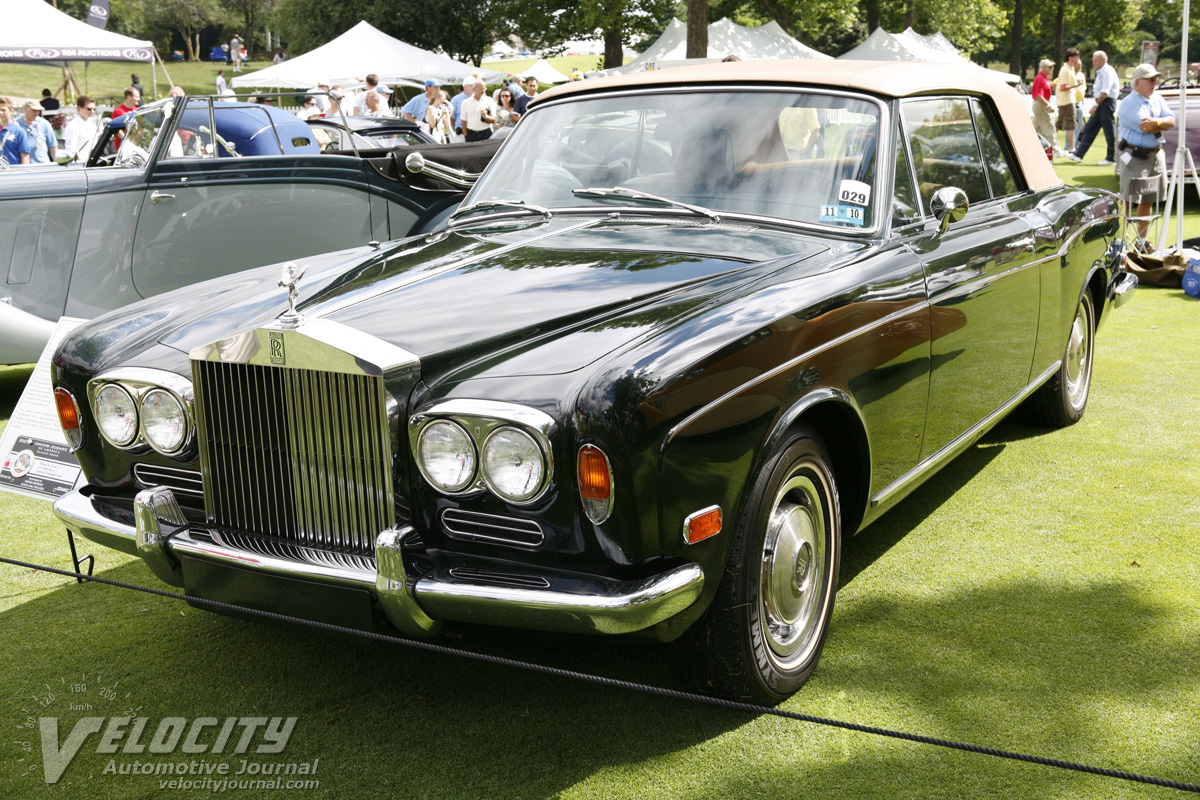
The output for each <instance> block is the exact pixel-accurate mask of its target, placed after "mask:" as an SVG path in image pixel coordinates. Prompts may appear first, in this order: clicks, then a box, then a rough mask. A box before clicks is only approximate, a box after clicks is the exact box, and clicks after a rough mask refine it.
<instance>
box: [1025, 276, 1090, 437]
mask: <svg viewBox="0 0 1200 800" xmlns="http://www.w3.org/2000/svg"><path fill="white" fill-rule="evenodd" d="M1095 350H1096V307H1095V304H1094V303H1093V302H1092V294H1091V292H1089V291H1087V290H1086V289H1085V290H1084V292H1083V296H1082V297H1080V298H1079V305H1078V306H1077V307H1076V309H1075V320H1074V321H1073V322H1072V323H1071V332H1070V334H1069V335H1068V337H1067V349H1066V352H1065V353H1064V354H1063V361H1062V366H1060V367H1059V369H1058V372H1056V373H1054V377H1052V378H1051V379H1050V380H1048V381H1046V383H1045V384H1043V385H1042V386H1041V388H1039V389H1038V390H1037V391H1036V392H1035V393H1034V394H1033V396H1032V397H1030V403H1029V415H1030V417H1031V420H1030V421H1031V422H1033V423H1034V424H1035V425H1043V426H1045V427H1049V428H1065V427H1066V426H1068V425H1073V424H1075V423H1076V422H1078V421H1079V420H1080V419H1081V418H1082V417H1083V412H1084V410H1085V409H1086V408H1087V401H1088V393H1089V391H1090V390H1091V387H1092V357H1093V355H1094V354H1095Z"/></svg>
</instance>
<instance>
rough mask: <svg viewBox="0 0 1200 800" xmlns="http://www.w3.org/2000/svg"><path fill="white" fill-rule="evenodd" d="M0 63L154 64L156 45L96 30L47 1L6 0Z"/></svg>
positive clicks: (0, 39) (1, 26)
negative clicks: (121, 62) (133, 62)
mask: <svg viewBox="0 0 1200 800" xmlns="http://www.w3.org/2000/svg"><path fill="white" fill-rule="evenodd" d="M3 9H4V12H3V13H4V23H3V24H2V25H0V62H5V61H23V62H32V63H36V64H49V65H51V66H61V67H65V66H66V65H67V63H68V62H70V61H140V62H143V63H146V64H152V63H153V62H154V45H153V44H151V43H150V42H143V41H141V40H138V39H131V38H130V37H128V36H122V35H121V34H119V33H113V32H112V31H106V30H103V29H101V28H95V27H93V26H91V25H88V24H87V23H86V22H83V21H82V20H78V19H75V18H74V17H72V16H71V15H69V14H64V13H63V12H61V11H59V10H58V9H57V8H53V7H51V5H50V4H49V3H47V2H45V0H4V5H3Z"/></svg>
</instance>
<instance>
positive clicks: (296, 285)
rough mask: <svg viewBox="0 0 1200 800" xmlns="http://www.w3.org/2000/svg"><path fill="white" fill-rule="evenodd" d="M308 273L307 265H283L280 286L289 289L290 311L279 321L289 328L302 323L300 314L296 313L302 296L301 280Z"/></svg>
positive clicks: (293, 263) (280, 316)
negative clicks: (298, 299) (299, 298)
mask: <svg viewBox="0 0 1200 800" xmlns="http://www.w3.org/2000/svg"><path fill="white" fill-rule="evenodd" d="M307 271H308V266H307V265H305V266H303V267H298V266H296V262H294V261H289V262H287V263H286V264H284V265H283V277H282V278H280V279H279V286H280V287H282V288H284V289H287V293H288V310H287V311H285V312H284V313H282V314H280V315H279V321H280V322H282V323H283V324H284V325H287V326H289V327H295V326H296V325H297V324H299V322H300V313H299V312H298V311H296V297H297V296H298V295H299V294H300V279H301V278H303V277H304V273H305V272H307Z"/></svg>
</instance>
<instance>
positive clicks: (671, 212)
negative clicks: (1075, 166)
mask: <svg viewBox="0 0 1200 800" xmlns="http://www.w3.org/2000/svg"><path fill="white" fill-rule="evenodd" d="M714 92H721V93H737V92H754V93H757V94H761V93H763V92H770V93H774V94H789V95H795V94H815V95H826V96H830V97H848V98H851V99H854V100H861V101H864V102H867V103H870V104H872V105H874V106H875V107H876V108H877V109H878V110H879V130H878V131H877V133H876V136H877V139H878V140H877V142H876V144H875V178H874V183H873V185H872V187H871V193H872V195H873V199H874V201H875V202H877V203H882V200H880V199H879V198H880V196H881V192H880V188H881V186H886V185H887V184H886V183H885V181H886V179H887V178H889V177H890V176H891V173H892V170H893V169H894V167H893V166H890V165H887V164H884V163H883V159H882V155H881V154H883V153H887V152H891V146H892V141H891V137H892V134H893V133H894V131H893V128H892V124H891V122H892V119H891V116H892V114H891V112H892V106H891V103H890V102H889V101H887V100H884V99H882V98H879V97H876V96H874V95H870V94H865V93H861V92H855V91H851V90H848V89H829V88H825V87H817V86H811V85H807V84H795V85H785V84H770V85H763V84H759V83H725V84H716V85H713V84H699V85H692V86H661V87H654V88H653V89H649V88H643V89H620V90H616V91H596V92H586V93H583V94H570V95H567V96H565V97H561V98H551V99H548V100H544V101H542V102H541V103H538V104H537V105H536V106H534V107H533V108H532V109H530V110H529V111H528V112H527V115H528V114H534V113H537V112H539V111H541V109H543V108H553V107H555V106H558V105H562V104H564V103H576V102H581V101H584V100H596V99H600V98H620V97H642V96H644V95H646V94H648V93H653V94H699V93H709V94H711V93H714ZM511 139H512V137H511V136H510V137H507V139H506V141H505V142H504V144H503V145H501V147H500V149H499V150H498V151H497V152H496V155H495V156H494V157H493V158H492V162H491V163H490V164H488V166H487V169H485V170H484V172H483V174H482V175H481V176H480V180H479V182H477V183H476V184H475V187H476V188H474V189H472V190H471V191H470V192H468V193H467V196H466V197H465V198H463V206H466V205H468V204H469V203H471V202H474V195H475V192H476V191H477V189H478V186H479V183H482V182H483V180H484V178H486V177H487V174H488V173H489V172H491V171H492V170H493V169H495V166H496V163H497V162H498V161H499V160H500V158H501V157H502V156H501V154H502V153H503V152H504V151H505V150H506V149H508V147H509V145H510V144H511ZM890 205H891V198H890V196H889V197H888V203H887V206H886V208H885V207H884V206H882V205H880V206H876V207H875V208H874V211H875V212H876V213H875V214H874V215H873V219H872V224H871V225H870V227H864V228H844V227H836V226H833V225H829V224H822V223H819V222H802V221H800V220H795V219H788V218H787V217H776V216H768V215H765V214H752V213H748V212H744V211H728V210H725V209H720V210H718V211H716V213H718V214H719V215H720V217H721V222H722V223H724V222H739V223H752V224H756V225H762V226H764V227H772V228H779V227H785V228H792V229H801V230H805V231H819V232H821V233H832V234H838V235H850V236H853V237H855V238H876V237H879V236H882V235H883V234H884V233H885V231H886V230H887V223H888V217H889V216H890V215H889V214H888V213H885V211H886V210H887V209H889V208H890ZM881 208H882V209H883V210H882V211H881V210H880V209H881ZM550 210H551V211H553V212H554V214H555V216H564V217H565V216H589V215H590V216H603V217H613V216H614V215H620V214H625V213H628V214H632V215H636V216H640V217H645V216H647V215H654V216H658V215H662V216H679V217H687V218H688V219H691V220H694V219H696V216H695V214H693V213H691V212H689V211H683V210H681V209H675V208H670V207H665V206H664V207H662V208H649V207H647V206H645V205H636V204H635V205H630V206H622V205H619V204H616V203H610V204H608V205H605V206H600V205H597V206H556V207H551V208H550ZM516 213H518V212H516V211H507V212H505V211H498V212H496V213H493V214H480V215H479V216H478V217H476V219H477V220H478V221H480V222H483V221H486V220H489V219H494V218H500V217H508V216H512V215H514V214H516ZM713 224H714V225H719V224H721V223H713Z"/></svg>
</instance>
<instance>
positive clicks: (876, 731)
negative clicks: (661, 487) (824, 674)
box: [0, 556, 1200, 794]
mask: <svg viewBox="0 0 1200 800" xmlns="http://www.w3.org/2000/svg"><path fill="white" fill-rule="evenodd" d="M0 563H4V564H11V565H13V566H16V567H24V568H26V569H32V570H37V571H40V572H48V573H52V574H55V575H62V576H63V577H66V578H74V579H75V580H76V581H79V582H82V581H92V582H95V583H102V584H106V585H108V586H116V587H118V588H121V589H130V590H132V591H135V592H142V593H144V594H152V595H157V596H159V597H166V598H169V599H172V600H183V601H184V602H187V603H191V604H193V605H203V606H207V607H209V608H215V609H223V610H226V611H233V612H236V613H239V614H249V615H252V616H257V617H262V618H264V619H271V620H276V621H278V622H287V623H289V624H294V625H301V626H304V627H309V628H314V629H318V630H325V631H329V632H332V633H338V634H343V635H350V636H358V637H362V638H365V639H371V640H374V641H378V642H384V643H387V644H398V645H402V646H404V647H412V648H415V649H418V650H425V651H426V652H430V653H439V654H441V655H448V656H456V657H459V658H468V659H472V660H474V661H481V662H484V663H487V664H495V665H498V666H504V667H511V668H514V669H521V670H526V671H528V672H536V673H541V674H543V675H553V676H555V677H559V678H569V679H571V680H577V681H583V682H585V683H592V684H596V685H599V686H609V687H613V688H617V689H627V690H631V691H635V692H642V693H643V694H650V695H657V696H659V697H670V698H674V699H676V700H687V701H689V702H693V703H701V704H703V705H708V706H715V707H717V708H727V709H730V710H733V711H743V712H746V713H748V714H758V715H768V716H773V717H782V718H784V719H791V720H796V721H799V722H808V723H812V724H814V725H825V726H827V727H831V728H842V729H843V730H849V731H856V732H858V733H868V734H871V735H873V736H883V737H886V738H889V739H900V740H902V741H906V742H917V743H918V744H928V745H934V746H936V747H945V748H949V749H951V750H961V751H964V752H967V753H979V754H981V755H986V756H995V757H996V758H1007V759H1010V760H1012V761H1023V762H1026V763H1029V764H1040V765H1042V766H1044V767H1056V768H1058V769H1065V770H1071V771H1074V772H1083V773H1086V774H1089V775H1101V776H1103V777H1106V778H1118V779H1120V780H1125V781H1133V782H1135V783H1146V784H1150V785H1152V786H1164V787H1166V788H1168V789H1178V790H1180V791H1184V792H1193V793H1196V794H1200V785H1197V784H1193V783H1181V782H1180V781H1173V780H1168V779H1166V778H1155V777H1152V776H1148V775H1139V774H1137V773H1134V772H1125V771H1122V770H1115V769H1106V768H1104V767H1093V766H1089V765H1087V764H1076V763H1074V762H1071V761H1063V760H1061V759H1057V758H1045V757H1043V756H1033V755H1028V754H1026V753H1018V752H1014V751H1011V750H999V749H996V748H993V747H983V746H981V745H975V744H965V743H963V742H955V741H951V740H949V739H938V738H935V737H933V736H922V735H920V734H915V733H905V732H903V731H893V730H889V729H887V728H876V727H873V726H871V725H860V724H859V723H856V722H844V721H842V720H836V719H828V718H826V717H816V716H813V715H811V714H801V713H799V712H797V711H785V710H783V709H779V708H771V707H770V706H760V705H755V704H753V703H742V702H738V701H736V700H725V699H723V698H720V697H710V696H708V695H702V694H695V693H692V692H683V691H679V690H677V689H664V688H662V687H659V686H650V685H647V684H644V683H635V682H633V681H624V680H619V679H617V678H605V677H602V676H599V675H591V674H589V673H586V672H576V671H574V670H569V669H561V668H559V667H547V666H545V665H542V664H532V663H530V662H527V661H520V660H517V659H513V658H504V657H502V656H493V655H488V654H486V653H473V652H471V651H469V650H459V649H457V648H453V647H446V646H444V645H439V644H434V643H432V642H427V641H422V640H420V639H404V638H401V637H399V636H391V635H388V634H386V633H376V632H372V631H362V630H358V629H356V628H348V627H345V626H342V625H334V624H332V623H328V622H316V621H314V620H309V619H303V618H301V617H292V616H288V615H287V614H278V613H276V612H273V611H262V610H260V609H257V608H245V607H242V606H237V605H233V604H231V603H222V602H220V601H217V600H208V599H206V598H203V597H189V596H187V595H183V594H179V593H178V592H168V591H165V590H163V589H151V588H150V587H148V586H138V585H137V584H134V583H125V582H123V581H114V580H110V579H108V578H101V577H98V576H95V575H89V574H84V573H81V572H78V571H76V572H71V571H69V570H65V569H58V568H56V567H49V566H46V565H43V564H31V563H29V562H26V561H18V560H16V559H12V558H4V557H2V556H0Z"/></svg>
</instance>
